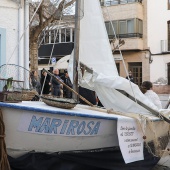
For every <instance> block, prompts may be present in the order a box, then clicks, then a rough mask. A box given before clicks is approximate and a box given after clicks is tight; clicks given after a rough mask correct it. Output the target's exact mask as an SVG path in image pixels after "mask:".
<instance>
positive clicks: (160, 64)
mask: <svg viewBox="0 0 170 170" xmlns="http://www.w3.org/2000/svg"><path fill="white" fill-rule="evenodd" d="M168 62H170V54H167V55H156V56H153V62H152V64H150V74H151V78H150V81H151V82H156V81H157V80H158V79H159V78H163V79H164V80H166V81H167V75H168V73H167V63H168Z"/></svg>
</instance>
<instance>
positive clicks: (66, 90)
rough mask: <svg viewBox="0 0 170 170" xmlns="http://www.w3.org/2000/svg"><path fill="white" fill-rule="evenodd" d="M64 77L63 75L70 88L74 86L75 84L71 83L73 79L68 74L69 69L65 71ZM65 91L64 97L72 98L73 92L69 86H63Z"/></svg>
mask: <svg viewBox="0 0 170 170" xmlns="http://www.w3.org/2000/svg"><path fill="white" fill-rule="evenodd" d="M64 74H65V75H64V77H63V81H64V83H65V84H66V85H67V86H69V87H70V88H72V87H73V84H72V83H71V80H70V77H69V75H68V72H67V71H64ZM63 93H64V97H65V98H70V99H71V98H72V92H71V91H70V90H69V89H68V88H67V87H65V86H64V87H63Z"/></svg>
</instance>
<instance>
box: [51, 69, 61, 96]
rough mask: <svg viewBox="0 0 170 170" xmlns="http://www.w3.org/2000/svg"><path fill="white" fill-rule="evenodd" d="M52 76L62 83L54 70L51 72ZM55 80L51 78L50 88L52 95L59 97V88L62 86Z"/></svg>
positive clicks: (56, 70) (57, 72)
mask: <svg viewBox="0 0 170 170" xmlns="http://www.w3.org/2000/svg"><path fill="white" fill-rule="evenodd" d="M53 74H54V75H55V77H56V78H57V79H59V80H60V81H63V80H62V79H61V78H60V77H59V70H58V69H57V68H56V69H54V70H53ZM56 78H54V77H53V78H52V86H53V90H52V94H53V95H54V96H58V97H60V95H61V87H62V84H60V83H59V82H58V81H57V80H56Z"/></svg>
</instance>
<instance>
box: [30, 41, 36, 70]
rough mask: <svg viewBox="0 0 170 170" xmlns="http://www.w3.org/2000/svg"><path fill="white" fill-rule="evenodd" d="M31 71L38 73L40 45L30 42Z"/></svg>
mask: <svg viewBox="0 0 170 170" xmlns="http://www.w3.org/2000/svg"><path fill="white" fill-rule="evenodd" d="M30 70H31V71H36V72H37V73H38V43H37V42H30Z"/></svg>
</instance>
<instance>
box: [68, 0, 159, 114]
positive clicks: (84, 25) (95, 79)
mask: <svg viewBox="0 0 170 170" xmlns="http://www.w3.org/2000/svg"><path fill="white" fill-rule="evenodd" d="M82 6H84V16H83V18H82V19H81V20H80V44H79V61H80V62H82V63H83V64H85V65H86V66H88V67H89V68H92V69H93V71H94V72H93V75H92V74H89V73H88V72H85V74H84V75H83V77H82V76H79V85H80V86H82V87H85V88H88V89H91V90H94V91H95V92H96V93H97V96H98V97H99V99H100V101H101V102H102V104H103V105H104V107H105V108H107V109H113V110H116V111H120V112H126V113H128V112H133V113H149V111H147V110H146V109H144V108H143V107H141V106H140V105H138V104H136V103H135V102H134V101H132V100H131V99H129V98H127V97H126V96H124V95H123V94H122V93H120V92H119V91H117V90H116V89H119V90H123V91H125V92H127V93H129V94H130V95H131V96H133V97H135V98H136V99H138V100H140V101H142V102H143V103H145V104H146V105H147V106H149V107H151V108H152V109H155V110H157V107H156V106H155V105H154V104H152V103H151V102H150V101H149V100H148V99H147V98H146V97H145V96H144V95H143V94H142V92H141V91H140V90H139V88H138V86H137V85H135V84H133V83H131V84H130V82H129V80H127V79H125V78H122V77H120V76H119V75H118V72H117V68H116V64H115V61H114V58H113V55H112V50H111V46H110V43H109V40H108V35H107V31H106V27H105V25H104V20H103V14H102V12H101V6H100V4H99V1H98V0H93V1H92V0H85V1H84V4H82ZM94 9H95V10H94ZM82 10H83V9H82ZM71 57H72V55H71ZM71 61H72V59H70V62H71ZM70 66H71V64H69V69H68V70H70ZM79 75H81V71H80V72H79ZM70 77H72V76H71V75H70ZM131 85H132V86H131ZM132 88H133V90H132ZM134 94H135V96H134Z"/></svg>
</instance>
